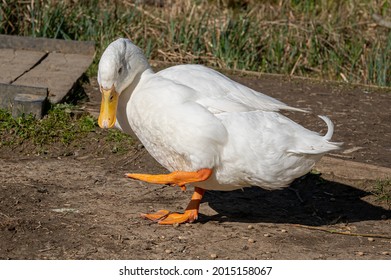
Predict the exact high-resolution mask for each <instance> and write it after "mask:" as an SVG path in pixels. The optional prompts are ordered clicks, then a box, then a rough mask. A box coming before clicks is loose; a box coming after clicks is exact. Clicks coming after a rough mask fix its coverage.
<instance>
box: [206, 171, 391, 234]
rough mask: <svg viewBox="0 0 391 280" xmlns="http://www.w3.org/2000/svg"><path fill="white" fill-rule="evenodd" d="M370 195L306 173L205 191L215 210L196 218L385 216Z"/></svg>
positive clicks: (309, 220) (324, 220)
mask: <svg viewBox="0 0 391 280" xmlns="http://www.w3.org/2000/svg"><path fill="white" fill-rule="evenodd" d="M369 195H372V194H371V193H370V192H367V191H363V190H360V189H358V188H355V187H353V186H349V185H344V184H341V183H337V182H333V181H327V180H324V179H322V178H320V177H319V176H318V175H313V174H308V175H306V176H305V177H304V178H301V179H299V180H296V181H295V182H293V183H292V185H291V186H290V187H289V188H285V189H282V190H276V191H267V190H263V189H261V188H258V187H252V188H246V189H244V190H243V191H242V190H237V191H232V192H216V191H214V192H206V194H205V196H204V199H203V202H207V203H208V204H209V206H210V207H211V208H212V209H213V210H215V211H216V212H217V214H216V215H212V216H207V215H202V214H200V217H199V222H201V223H203V222H207V221H210V220H215V221H219V222H224V221H234V222H250V223H260V222H267V223H292V224H302V225H312V226H319V225H330V224H335V223H339V222H346V223H351V222H359V221H367V220H380V219H389V218H390V217H391V211H390V210H386V209H384V208H382V207H378V206H374V205H372V204H370V203H368V202H366V201H364V200H363V198H364V197H366V196H369Z"/></svg>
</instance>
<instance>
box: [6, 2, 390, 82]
mask: <svg viewBox="0 0 391 280" xmlns="http://www.w3.org/2000/svg"><path fill="white" fill-rule="evenodd" d="M0 3H1V8H0V9H1V13H0V33H6V34H19V35H32V36H43V37H51V38H64V39H75V40H95V41H96V42H97V45H98V56H97V57H99V56H100V53H101V52H102V50H103V49H104V48H105V47H106V46H107V45H108V43H109V42H110V41H112V40H114V39H115V38H117V37H129V38H130V39H131V40H133V41H134V42H135V43H136V44H138V45H139V46H140V47H142V48H143V49H144V50H145V52H146V54H147V56H148V57H150V58H152V59H157V60H163V61H168V62H174V63H202V64H207V65H210V66H216V67H221V68H230V69H245V70H252V71H260V72H268V73H282V74H288V75H300V76H309V77H318V78H324V79H331V80H343V81H347V82H360V83H366V84H372V85H380V86H390V85H391V70H390V69H391V29H389V28H388V27H387V25H386V24H382V23H387V22H388V21H389V20H391V18H389V17H390V15H391V4H390V2H389V1H386V0H382V1H379V0H375V1H364V0H362V1H354V0H346V1H331V0H328V1H315V0H303V1H298V0H296V1H282V0H278V1H277V0H275V1H273V0H269V1H255V0H247V1H244V0H242V1H239V0H227V1H223V0H220V1H212V0H210V1H207V0H198V1H190V0H185V1H179V0H171V1H169V0H166V1H164V0H155V1H147V0H144V1H140V0H138V1H130V0H123V1H119V0H117V1H97V0H95V1H94V0H90V1H77V0H74V1H65V2H62V1H43V0H40V1H8V0H1V2H0ZM374 15H375V16H374ZM95 67H96V63H95ZM94 71H95V70H94V68H92V70H91V74H94Z"/></svg>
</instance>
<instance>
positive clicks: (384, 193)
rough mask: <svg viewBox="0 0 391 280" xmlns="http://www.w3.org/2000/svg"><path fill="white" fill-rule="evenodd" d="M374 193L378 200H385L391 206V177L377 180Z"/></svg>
mask: <svg viewBox="0 0 391 280" xmlns="http://www.w3.org/2000/svg"><path fill="white" fill-rule="evenodd" d="M372 193H373V194H374V195H375V196H376V197H377V200H379V201H384V202H385V203H387V204H388V207H389V208H391V179H388V180H378V181H376V183H375V186H374V188H373V191H372Z"/></svg>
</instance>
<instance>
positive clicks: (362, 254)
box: [356, 252, 365, 256]
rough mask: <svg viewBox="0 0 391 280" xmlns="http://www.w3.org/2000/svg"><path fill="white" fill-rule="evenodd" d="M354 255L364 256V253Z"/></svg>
mask: <svg viewBox="0 0 391 280" xmlns="http://www.w3.org/2000/svg"><path fill="white" fill-rule="evenodd" d="M356 255H357V256H364V255H365V253H364V252H357V253H356Z"/></svg>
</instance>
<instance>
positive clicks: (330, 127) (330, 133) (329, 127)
mask: <svg viewBox="0 0 391 280" xmlns="http://www.w3.org/2000/svg"><path fill="white" fill-rule="evenodd" d="M318 117H319V118H321V119H322V120H323V121H324V122H325V123H326V124H327V133H326V135H325V136H323V139H324V140H326V141H330V140H331V137H333V134H334V124H333V122H332V121H331V120H330V119H329V118H328V117H326V116H318ZM341 144H342V143H341Z"/></svg>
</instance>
